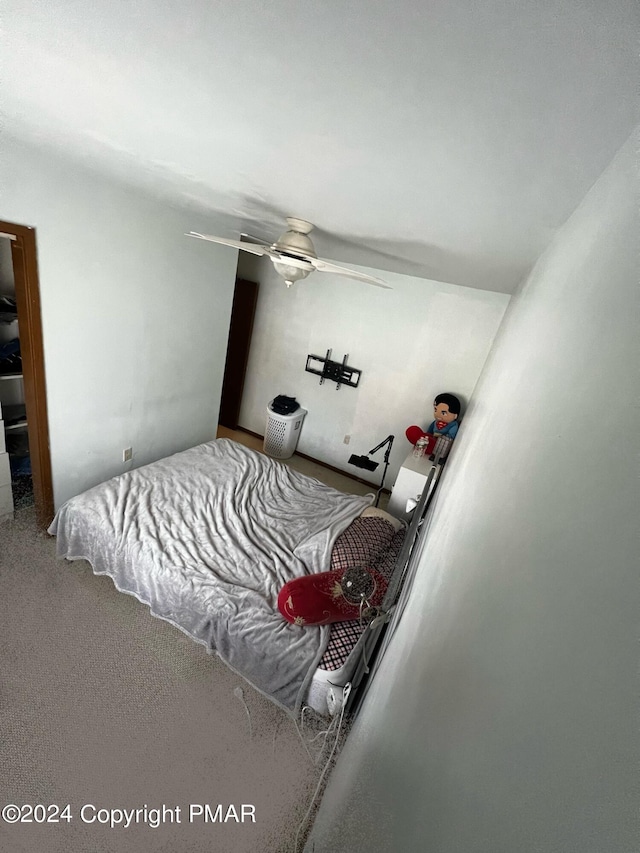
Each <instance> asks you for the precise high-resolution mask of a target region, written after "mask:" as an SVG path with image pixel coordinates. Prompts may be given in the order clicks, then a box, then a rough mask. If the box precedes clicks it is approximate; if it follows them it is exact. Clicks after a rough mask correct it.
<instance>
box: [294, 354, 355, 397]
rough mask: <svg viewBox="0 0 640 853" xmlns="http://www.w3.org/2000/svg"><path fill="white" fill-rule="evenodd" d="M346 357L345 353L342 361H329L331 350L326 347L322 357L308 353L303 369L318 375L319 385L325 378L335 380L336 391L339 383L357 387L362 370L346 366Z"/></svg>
mask: <svg viewBox="0 0 640 853" xmlns="http://www.w3.org/2000/svg"><path fill="white" fill-rule="evenodd" d="M348 358H349V356H348V355H345V357H344V358H343V359H342V363H340V362H339V361H331V350H330V349H328V350H327V354H326V356H325V357H324V358H323V357H322V356H321V355H308V356H307V366H306V367H305V370H306V371H307V372H308V373H315V374H316V376H319V377H320V384H321V385H322V383H323V382H324V380H325V379H330V380H331V381H332V382H336V383H337V384H336V391H337V390H338V388H340V386H341V385H349V386H350V387H351V388H357V387H358V382H360V376H361V375H362V371H361V370H356V368H355V367H347V359H348Z"/></svg>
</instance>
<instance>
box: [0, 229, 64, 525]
mask: <svg viewBox="0 0 640 853" xmlns="http://www.w3.org/2000/svg"><path fill="white" fill-rule="evenodd" d="M0 232H1V233H2V234H3V236H5V237H9V238H10V240H11V258H12V260H13V276H14V281H15V288H16V306H17V310H18V323H19V329H20V354H21V356H22V376H23V383H24V402H25V406H26V410H27V424H28V427H27V430H28V434H29V456H30V458H31V473H32V478H33V496H34V501H35V507H36V516H37V521H38V525H39V526H40V527H48V526H49V524H50V523H51V520H52V518H53V515H54V504H53V483H52V478H51V454H50V451H49V419H48V416H47V385H46V378H45V371H44V347H43V343H42V317H41V310H40V285H39V282H38V256H37V252H36V232H35V229H34V228H29V227H28V226H26V225H16V224H15V223H13V222H2V221H1V220H0Z"/></svg>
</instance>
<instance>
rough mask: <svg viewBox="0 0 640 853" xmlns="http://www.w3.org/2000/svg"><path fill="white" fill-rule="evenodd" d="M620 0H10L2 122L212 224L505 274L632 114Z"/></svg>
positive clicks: (476, 278) (455, 272) (381, 263)
mask: <svg viewBox="0 0 640 853" xmlns="http://www.w3.org/2000/svg"><path fill="white" fill-rule="evenodd" d="M638 8H639V7H638V4H637V3H636V2H635V0H633V2H632V0H615V2H614V0H535V2H532V0H483V2H478V0H395V1H394V2H392V0H343V2H340V0H314V2H311V0H224V2H223V0H122V2H113V0H93V2H92V3H84V2H80V0H47V2H46V3H37V2H33V0H31V2H28V0H7V2H6V3H5V4H4V15H3V21H2V35H1V39H2V55H3V60H2V68H1V69H0V70H1V75H2V81H3V95H2V100H1V102H0V108H1V112H2V118H3V129H4V132H5V133H9V134H11V135H13V136H16V137H18V138H22V139H25V140H29V141H35V142H36V143H37V144H42V145H45V146H49V147H51V146H53V147H59V148H60V149H63V150H64V151H65V152H66V154H67V155H69V156H72V157H77V158H79V159H80V160H82V161H83V162H85V163H87V162H88V163H89V164H90V165H91V167H92V168H96V169H99V170H100V171H103V172H105V173H107V174H109V175H113V176H116V177H117V178H118V179H121V180H125V181H127V182H130V183H132V184H134V185H137V186H141V187H144V188H146V189H148V190H151V191H153V192H154V193H155V194H157V195H158V196H159V197H173V198H175V199H177V200H178V201H179V202H180V203H185V204H189V205H193V206H194V208H199V209H204V210H209V211H211V212H212V214H213V213H214V212H215V213H216V214H218V213H219V214H222V215H223V216H222V219H220V218H219V217H216V222H217V224H218V225H219V223H220V221H222V222H223V223H226V225H225V230H224V233H223V235H222V236H226V237H237V236H238V234H239V232H241V231H249V232H251V233H253V234H256V235H257V236H259V237H263V238H270V237H276V236H277V235H278V234H279V233H280V232H281V231H282V230H284V229H283V221H284V217H285V216H286V215H291V216H298V217H301V218H304V219H308V220H310V221H311V222H313V223H315V224H316V226H317V229H318V230H317V232H314V237H316V239H315V243H316V248H317V250H318V252H319V254H321V255H323V256H324V257H328V258H331V259H333V260H336V261H342V262H349V263H354V264H362V265H365V266H370V267H374V268H377V269H383V270H384V269H391V270H395V271H398V272H406V273H410V274H413V275H418V276H421V277H425V278H433V279H437V280H441V281H448V282H453V283H456V284H464V285H467V286H470V287H482V288H486V289H489V290H500V291H503V292H506V293H509V292H513V290H514V289H515V287H516V286H517V284H518V283H519V281H520V280H521V279H522V278H523V276H524V275H526V273H527V271H528V269H530V267H531V266H532V264H533V263H534V262H535V260H536V258H537V257H538V256H539V254H540V253H541V252H542V251H543V250H544V248H545V247H546V246H547V245H548V243H549V241H550V240H551V238H552V236H553V234H554V232H555V231H556V229H557V228H558V227H559V226H560V225H561V224H562V223H563V222H564V221H565V220H566V219H567V218H568V216H569V215H570V214H571V212H572V211H573V210H574V209H575V207H576V206H577V205H578V204H579V202H580V201H581V199H582V198H583V197H584V195H585V193H586V192H587V191H588V189H589V187H590V186H591V185H592V184H593V183H594V182H595V180H596V179H597V178H598V176H599V175H600V173H601V172H602V170H603V169H604V168H605V167H606V166H607V164H608V163H609V161H610V160H611V158H612V157H613V155H614V154H615V152H616V150H617V149H618V148H619V147H620V145H621V144H622V143H623V142H624V141H625V139H626V138H627V137H628V135H629V134H630V133H631V132H632V130H633V127H634V125H635V124H636V123H637V122H638V91H639V88H638V82H639V79H640V76H639V70H638V69H639V66H638V35H639V32H640V27H639V13H638ZM217 233H220V229H219V228H218V232H217ZM316 235H317V236H316Z"/></svg>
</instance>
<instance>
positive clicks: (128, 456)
mask: <svg viewBox="0 0 640 853" xmlns="http://www.w3.org/2000/svg"><path fill="white" fill-rule="evenodd" d="M132 459H133V448H132V447H125V449H124V450H123V451H122V461H123V462H131V460H132Z"/></svg>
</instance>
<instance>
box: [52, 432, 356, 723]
mask: <svg viewBox="0 0 640 853" xmlns="http://www.w3.org/2000/svg"><path fill="white" fill-rule="evenodd" d="M372 500H373V496H371V495H369V496H367V497H357V496H354V495H346V494H343V493H342V492H339V491H337V490H335V489H332V488H330V487H328V486H325V485H323V484H322V483H320V482H318V481H317V480H314V479H312V478H310V477H306V476H304V475H302V474H299V473H297V472H295V471H292V470H291V469H289V468H288V467H287V466H285V465H283V464H282V463H280V462H277V461H275V460H273V459H271V458H269V457H268V456H265V455H263V454H261V453H257V452H255V451H252V450H249V449H247V448H245V447H243V446H242V445H239V444H237V443H235V442H233V441H230V440H228V439H218V440H216V441H211V442H208V443H206V444H202V445H199V446H198V447H193V448H191V449H190V450H186V451H183V452H181V453H177V454H175V455H173V456H170V457H167V458H166V459H161V460H160V461H158V462H154V463H152V464H151V465H146V466H144V467H142V468H138V469H136V470H133V471H130V472H128V473H125V474H122V475H120V476H118V477H114V478H113V479H111V480H109V481H107V482H106V483H102V484H101V485H99V486H95V487H94V488H92V489H89V490H88V491H86V492H84V493H83V494H81V495H78V496H77V497H74V498H71V499H70V500H68V501H67V502H66V503H65V504H64V505H63V506H62V507H60V509H59V510H58V512H57V513H56V516H55V518H54V520H53V522H52V524H51V526H50V528H49V533H51V534H54V535H56V536H57V553H58V556H60V557H66V558H67V559H70V560H74V559H85V560H88V561H89V563H90V564H91V566H92V568H93V571H94V572H95V574H107V575H109V576H110V577H111V578H112V579H113V582H114V584H115V585H116V587H117V588H118V589H119V590H120V591H121V592H126V593H130V594H131V595H134V596H136V598H138V599H139V600H140V601H142V602H143V603H145V604H147V605H149V607H150V609H151V612H152V613H153V615H154V616H158V617H160V618H162V619H165V620H167V621H168V622H170V623H171V624H173V625H175V626H176V627H178V628H180V629H181V630H182V631H184V632H185V633H186V634H188V635H189V636H190V637H192V638H193V639H194V640H196V641H198V642H200V643H202V644H204V645H205V646H206V647H207V648H208V649H215V650H216V651H217V652H218V654H219V655H220V657H221V658H222V659H223V660H224V661H225V662H226V663H227V664H228V665H229V666H231V667H232V668H233V669H234V670H236V671H237V672H238V673H239V674H240V675H242V676H243V677H244V678H245V679H247V680H248V681H249V682H250V683H251V684H252V685H253V686H255V687H256V688H257V689H258V690H260V691H261V692H262V693H264V694H266V695H267V696H268V697H269V698H271V699H272V700H273V701H275V702H276V703H277V704H279V705H280V706H281V707H283V708H285V709H286V710H287V711H289V712H290V713H292V714H296V713H297V712H298V710H299V708H300V706H301V703H302V701H303V698H304V695H305V693H306V689H307V686H308V683H309V681H310V679H311V677H312V675H313V672H314V670H315V668H316V666H317V664H318V662H319V660H320V658H321V657H322V654H323V653H324V649H325V647H326V645H327V642H328V637H329V628H328V626H323V627H322V628H309V627H307V628H302V627H299V626H296V625H290V624H288V623H287V622H285V620H284V619H283V618H282V616H281V615H280V613H279V612H278V610H277V605H276V602H277V597H278V592H279V590H280V589H281V587H282V586H283V585H284V584H285V583H286V582H287V581H288V580H291V579H292V578H295V577H299V576H301V575H304V574H307V573H312V572H322V571H326V570H328V568H329V566H330V558H331V548H332V545H333V543H334V541H335V539H336V537H337V536H338V535H339V534H340V533H341V532H342V531H343V530H344V529H345V528H346V527H347V526H348V525H349V524H350V522H351V521H352V520H353V519H354V518H356V517H357V516H358V515H359V514H360V513H361V512H362V510H363V509H364V508H365V507H366V506H368V505H370V504H371V503H372Z"/></svg>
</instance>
